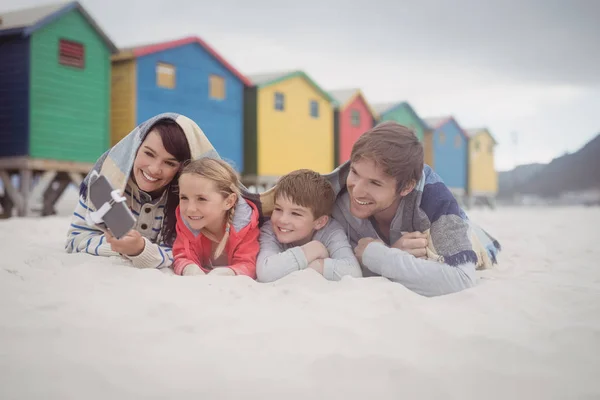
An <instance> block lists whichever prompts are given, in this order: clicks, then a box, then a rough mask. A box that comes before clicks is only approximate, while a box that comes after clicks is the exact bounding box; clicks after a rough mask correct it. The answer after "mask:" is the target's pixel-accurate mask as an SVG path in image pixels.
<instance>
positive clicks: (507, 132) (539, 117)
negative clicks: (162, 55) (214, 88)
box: [1, 0, 600, 170]
mask: <svg viewBox="0 0 600 400" xmlns="http://www.w3.org/2000/svg"><path fill="white" fill-rule="evenodd" d="M50 2H52V1H50ZM45 3H48V1H43V0H2V3H1V4H2V6H1V7H2V8H3V9H5V10H9V9H11V10H12V9H16V8H21V7H26V6H31V5H39V4H45ZM81 3H82V4H83V6H84V7H85V8H86V9H87V10H88V12H90V14H91V15H92V17H93V18H95V19H96V21H97V22H98V23H99V25H100V26H101V27H102V29H104V31H105V32H106V33H107V34H108V36H109V37H110V38H111V39H112V40H113V41H114V42H115V43H116V44H117V45H118V46H128V45H132V44H139V43H148V42H155V41H162V40H169V39H175V38H178V37H182V36H188V35H198V36H201V37H202V38H203V39H205V40H206V41H207V42H209V43H210V44H211V45H213V46H214V47H215V48H216V49H217V51H219V52H220V53H221V54H222V55H223V56H224V57H225V58H226V59H228V60H229V61H230V62H231V63H232V64H233V65H234V66H236V67H237V68H238V69H239V70H240V71H241V72H242V73H244V74H253V73H261V72H271V71H280V70H291V69H302V70H304V71H305V72H306V73H308V74H309V75H310V76H311V77H312V78H313V79H314V80H315V81H316V82H317V83H318V84H319V85H321V86H322V87H323V88H324V89H326V90H331V89H340V88H348V87H360V88H361V89H362V90H363V92H364V93H365V95H366V96H367V99H368V100H369V101H370V102H372V103H376V102H384V101H385V102H387V101H404V100H405V101H408V102H410V103H411V104H412V105H413V107H414V108H415V109H416V111H417V112H418V113H419V114H420V115H421V116H422V117H428V116H439V115H447V114H452V115H453V116H454V117H455V118H456V119H457V121H458V122H459V123H460V124H461V125H462V126H463V127H465V128H470V127H477V126H487V127H488V128H489V129H490V130H491V132H492V134H493V135H495V137H496V139H497V140H498V142H499V143H500V144H499V146H498V148H497V151H496V154H497V157H496V167H497V168H498V169H500V170H505V169H509V168H511V167H512V166H513V165H514V164H515V163H519V164H522V163H526V162H535V161H539V162H548V161H550V160H551V159H552V158H553V157H556V156H559V155H562V154H563V153H564V152H566V151H575V150H577V149H578V148H580V147H581V146H582V145H584V144H585V143H586V142H587V141H588V140H590V139H591V138H593V137H594V136H595V135H597V134H598V133H600V23H599V22H598V21H599V20H600V1H596V0H587V1H585V0H571V1H567V0H563V1H559V0H529V1H528V0H522V1H518V2H517V1H508V0H507V1H496V2H487V1H481V0H479V1H477V0H415V1H402V0H396V1H385V0H371V1H364V0H361V1H358V0H346V1H340V0H323V1H318V0H304V1H301V2H297V1H285V0H279V1H275V0H222V1H221V2H220V3H219V2H218V1H217V0H212V1H207V0H169V1H165V0H120V1H115V0H82V1H81ZM288 3H289V4H288ZM492 3H494V4H492ZM498 3H501V4H498ZM198 123H199V124H200V125H202V121H198ZM513 132H514V133H516V134H517V135H518V145H517V146H515V144H514V142H513V139H512V138H513Z"/></svg>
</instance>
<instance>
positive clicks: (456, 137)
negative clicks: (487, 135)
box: [423, 116, 468, 200]
mask: <svg viewBox="0 0 600 400" xmlns="http://www.w3.org/2000/svg"><path fill="white" fill-rule="evenodd" d="M423 122H424V123H425V125H426V126H427V128H428V129H427V131H426V132H425V136H426V139H425V142H426V143H427V142H429V143H431V144H432V147H431V148H432V160H431V161H432V162H431V163H430V164H429V165H430V166H431V167H432V168H433V169H434V170H435V171H436V172H437V174H438V175H440V177H441V178H442V180H443V181H444V183H445V184H446V185H447V186H448V187H449V188H450V190H451V191H452V193H453V194H454V195H455V196H456V197H457V198H459V199H461V200H462V199H464V196H465V194H466V189H467V164H468V157H467V147H468V137H467V135H466V133H465V131H464V130H463V129H462V128H461V126H460V125H459V124H458V122H456V120H455V119H454V118H453V117H451V116H448V117H437V118H424V119H423ZM428 135H431V137H430V138H428V137H427V136H428Z"/></svg>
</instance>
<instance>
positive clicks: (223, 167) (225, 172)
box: [181, 157, 241, 258]
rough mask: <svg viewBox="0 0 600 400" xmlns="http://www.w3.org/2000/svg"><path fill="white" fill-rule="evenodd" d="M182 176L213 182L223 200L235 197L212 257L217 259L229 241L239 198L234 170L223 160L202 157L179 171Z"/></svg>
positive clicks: (238, 188)
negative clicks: (192, 176) (191, 176)
mask: <svg viewBox="0 0 600 400" xmlns="http://www.w3.org/2000/svg"><path fill="white" fill-rule="evenodd" d="M184 174H196V175H199V176H201V177H203V178H206V179H208V180H211V181H213V182H214V183H215V185H216V186H217V190H218V191H219V192H221V194H222V195H223V198H227V197H228V196H230V195H231V194H235V195H236V199H235V200H236V201H235V202H234V203H233V206H232V207H231V208H230V209H229V210H227V215H226V221H227V222H226V225H225V234H224V235H223V238H222V239H221V241H220V242H219V244H218V246H217V249H216V250H215V253H214V257H215V258H218V257H219V256H220V255H221V253H223V250H224V249H225V245H226V244H227V240H228V239H229V231H230V230H231V227H232V225H233V215H234V214H235V206H236V204H237V200H238V199H239V198H240V196H241V191H240V179H239V177H238V175H237V173H236V172H235V170H234V169H233V168H232V167H231V166H230V165H229V164H228V163H226V162H225V161H223V160H218V159H215V158H208V157H203V158H200V159H198V160H195V161H192V162H190V163H189V164H187V165H186V166H185V167H184V168H183V170H182V171H181V175H184Z"/></svg>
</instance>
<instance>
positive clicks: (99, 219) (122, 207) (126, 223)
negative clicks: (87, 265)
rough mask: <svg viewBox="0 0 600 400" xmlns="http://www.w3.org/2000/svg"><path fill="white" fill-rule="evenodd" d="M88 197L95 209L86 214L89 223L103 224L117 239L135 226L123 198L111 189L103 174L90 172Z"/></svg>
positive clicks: (133, 218) (134, 220)
mask: <svg viewBox="0 0 600 400" xmlns="http://www.w3.org/2000/svg"><path fill="white" fill-rule="evenodd" d="M94 178H95V179H94ZM88 198H89V199H90V201H91V202H92V204H93V205H94V208H95V209H96V211H89V212H88V213H87V214H86V221H87V222H88V223H89V224H91V225H96V226H101V224H104V225H105V226H106V228H108V229H109V230H110V232H111V234H112V235H113V236H114V237H115V238H117V239H121V238H123V237H124V236H125V235H126V234H127V233H128V232H129V231H131V230H132V229H133V228H134V227H135V222H136V219H135V217H134V216H133V214H132V213H131V210H130V209H129V207H128V206H127V204H126V202H125V201H124V200H125V198H124V197H122V196H120V195H119V193H118V191H116V190H114V189H113V187H112V185H111V184H110V182H109V181H108V179H106V177H105V176H104V175H98V174H97V173H95V174H94V173H92V176H91V178H90V183H89V186H88ZM102 230H103V231H105V229H102ZM138 234H139V232H138ZM140 236H141V235H140Z"/></svg>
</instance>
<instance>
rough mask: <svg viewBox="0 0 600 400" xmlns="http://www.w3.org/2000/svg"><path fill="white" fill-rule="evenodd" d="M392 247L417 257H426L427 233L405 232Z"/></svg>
mask: <svg viewBox="0 0 600 400" xmlns="http://www.w3.org/2000/svg"><path fill="white" fill-rule="evenodd" d="M392 247H394V248H396V249H400V250H403V251H405V252H407V253H409V254H412V255H413V256H415V257H417V258H427V235H425V234H424V233H421V232H407V233H405V234H403V235H402V237H401V238H400V239H398V240H397V241H396V243H394V244H393V245H392Z"/></svg>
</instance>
